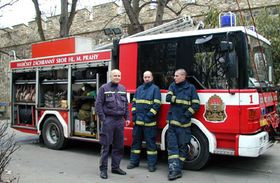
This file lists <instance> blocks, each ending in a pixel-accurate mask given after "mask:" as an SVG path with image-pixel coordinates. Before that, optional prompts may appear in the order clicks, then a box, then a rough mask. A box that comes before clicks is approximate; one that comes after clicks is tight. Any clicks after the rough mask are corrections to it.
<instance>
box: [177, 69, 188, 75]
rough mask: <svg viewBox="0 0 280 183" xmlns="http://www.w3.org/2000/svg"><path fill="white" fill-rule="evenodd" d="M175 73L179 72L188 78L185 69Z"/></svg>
mask: <svg viewBox="0 0 280 183" xmlns="http://www.w3.org/2000/svg"><path fill="white" fill-rule="evenodd" d="M175 72H179V73H180V74H182V75H183V76H185V77H187V75H188V73H187V71H186V70H185V69H177V70H176V71H175Z"/></svg>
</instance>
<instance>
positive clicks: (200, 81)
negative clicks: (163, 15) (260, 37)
mask: <svg viewBox="0 0 280 183" xmlns="http://www.w3.org/2000/svg"><path fill="white" fill-rule="evenodd" d="M248 42H249V43H250V45H251V48H249V47H250V46H249V44H248ZM248 42H247V39H246V34H244V33H243V32H242V31H236V32H222V33H215V32H213V33H212V34H205V35H196V36H185V37H180V38H170V39H164V40H153V41H146V42H140V43H139V47H138V51H139V58H138V61H139V62H138V74H137V85H138V86H139V85H140V84H141V83H142V74H143V72H144V71H146V70H150V71H152V72H153V74H154V82H155V83H156V84H157V85H159V87H160V88H161V89H168V86H169V85H170V83H171V82H172V81H173V74H174V71H175V70H176V69H178V68H184V69H186V71H187V72H188V76H189V77H188V79H189V81H190V82H191V83H193V84H195V86H196V88H197V89H245V88H248V87H251V86H252V83H255V85H257V83H256V82H257V81H258V77H257V74H258V76H259V78H260V80H261V81H265V82H267V81H268V74H267V73H268V69H267V66H265V65H264V63H269V62H271V61H270V60H271V55H270V52H269V50H268V48H269V47H268V45H266V44H262V49H263V50H264V53H265V56H264V57H260V51H259V49H257V46H258V45H259V44H257V41H256V39H255V38H251V37H250V38H249V41H248ZM250 49H252V50H253V51H254V53H255V55H254V59H255V60H254V61H255V62H256V63H257V72H255V71H254V67H253V64H252V63H253V62H252V59H251V58H252V57H251V56H250V55H251V54H250Z"/></svg>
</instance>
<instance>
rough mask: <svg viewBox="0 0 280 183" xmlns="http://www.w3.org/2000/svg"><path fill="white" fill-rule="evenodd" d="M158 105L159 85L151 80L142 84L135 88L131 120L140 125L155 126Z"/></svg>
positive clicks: (159, 99) (159, 98)
mask: <svg viewBox="0 0 280 183" xmlns="http://www.w3.org/2000/svg"><path fill="white" fill-rule="evenodd" d="M160 105H161V94H160V90H159V87H158V86H156V85H155V84H153V83H152V82H150V83H146V84H145V83H144V84H142V85H141V86H139V87H138V88H137V90H136V93H135V95H134V98H133V100H132V115H133V118H134V119H133V122H135V123H136V124H137V125H140V126H155V125H156V115H157V113H158V111H159V109H160Z"/></svg>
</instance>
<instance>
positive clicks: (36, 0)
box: [32, 0, 46, 41]
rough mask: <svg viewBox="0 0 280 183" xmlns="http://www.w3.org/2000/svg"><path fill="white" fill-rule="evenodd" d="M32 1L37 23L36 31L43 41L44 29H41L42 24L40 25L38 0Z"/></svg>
mask: <svg viewBox="0 0 280 183" xmlns="http://www.w3.org/2000/svg"><path fill="white" fill-rule="evenodd" d="M32 1H33V3H34V7H35V11H36V18H35V21H36V23H37V26H38V33H39V36H40V39H41V40H42V41H45V40H46V38H45V34H44V30H43V26H42V17H41V11H40V7H39V3H38V0H32Z"/></svg>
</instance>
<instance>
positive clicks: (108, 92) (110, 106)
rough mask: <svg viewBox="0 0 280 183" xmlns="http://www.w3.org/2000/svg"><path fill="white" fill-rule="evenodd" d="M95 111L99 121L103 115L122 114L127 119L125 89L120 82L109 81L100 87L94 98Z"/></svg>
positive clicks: (103, 118) (102, 118) (103, 117)
mask: <svg viewBox="0 0 280 183" xmlns="http://www.w3.org/2000/svg"><path fill="white" fill-rule="evenodd" d="M96 113H97V114H98V117H99V119H100V120H101V121H104V120H105V116H106V115H108V116H123V117H124V119H126V120H128V119H129V111H128V101H127V95H126V89H125V87H124V86H123V85H121V84H113V83H112V82H109V83H107V84H104V85H102V86H101V87H100V89H99V92H98V96H97V99H96Z"/></svg>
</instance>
